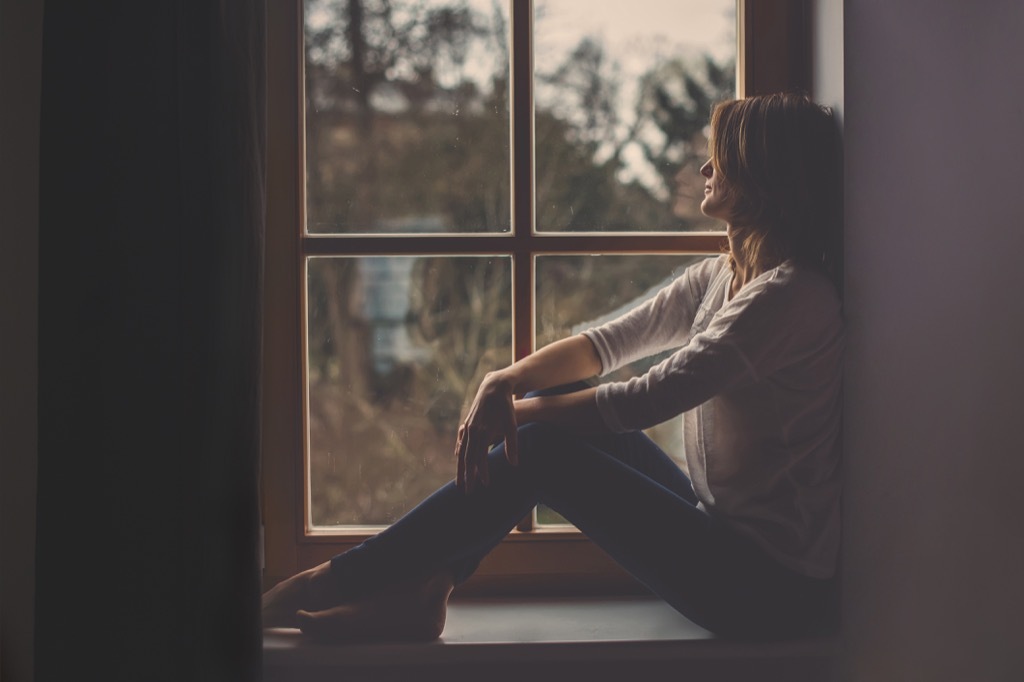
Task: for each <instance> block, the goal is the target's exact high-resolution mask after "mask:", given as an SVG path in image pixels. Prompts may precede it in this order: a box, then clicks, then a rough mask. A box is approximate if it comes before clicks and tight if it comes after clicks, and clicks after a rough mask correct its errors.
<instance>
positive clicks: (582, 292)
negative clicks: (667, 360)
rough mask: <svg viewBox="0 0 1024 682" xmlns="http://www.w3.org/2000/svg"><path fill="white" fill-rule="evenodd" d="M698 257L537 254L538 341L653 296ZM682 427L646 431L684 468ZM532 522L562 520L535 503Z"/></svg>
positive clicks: (645, 365)
mask: <svg viewBox="0 0 1024 682" xmlns="http://www.w3.org/2000/svg"><path fill="white" fill-rule="evenodd" d="M702 258H706V256H665V255H621V256H538V257H537V260H536V263H537V266H536V268H537V269H536V273H537V303H536V309H537V347H538V348H540V347H543V346H546V345H547V344H549V343H551V342H553V341H556V340H558V339H561V338H564V337H566V336H569V335H571V334H578V333H579V332H581V331H583V330H585V329H588V328H590V327H596V326H598V325H600V324H602V323H604V322H606V321H609V320H613V319H615V318H616V317H618V316H619V315H622V314H623V313H625V312H627V311H629V310H631V309H633V308H635V307H636V306H638V305H640V304H641V303H642V302H644V301H646V300H647V299H648V298H651V297H652V296H654V295H655V294H656V293H657V292H658V290H659V289H661V288H662V287H663V286H665V285H666V284H668V283H669V282H671V281H672V280H673V279H675V278H676V277H678V276H679V275H681V274H682V272H683V270H684V269H685V268H686V267H687V266H688V265H690V264H692V263H695V262H697V261H698V260H701V259H702ZM670 352H671V351H666V352H664V353H661V354H659V355H655V356H652V357H650V358H646V359H644V360H638V361H637V362H634V363H632V364H630V365H628V366H627V367H624V368H622V369H620V370H618V371H616V372H613V373H612V374H610V375H608V376H605V377H602V379H601V380H602V381H624V380H626V379H629V378H631V377H634V376H639V375H641V374H643V373H644V372H646V371H647V370H648V369H649V368H650V367H652V366H653V365H655V364H656V363H657V362H659V361H661V360H662V359H663V358H664V357H666V356H667V355H668V354H669V353H670ZM682 428H683V427H682V417H676V418H675V419H671V420H669V421H667V422H663V423H661V424H658V425H657V426H654V427H651V428H650V429H647V431H646V433H647V435H648V436H650V437H651V439H652V440H654V442H655V443H657V444H658V445H659V446H660V447H661V449H662V450H664V451H665V452H666V453H668V454H669V455H670V456H671V457H672V458H673V459H674V460H675V461H676V462H677V463H678V464H679V466H680V467H681V468H682V469H683V470H684V471H685V470H686V463H685V462H684V461H683V458H682ZM537 522H538V523H541V524H544V523H552V524H557V523H565V520H564V519H562V518H561V517H560V516H559V515H558V514H556V513H555V512H554V511H552V510H551V509H548V508H545V507H538V508H537Z"/></svg>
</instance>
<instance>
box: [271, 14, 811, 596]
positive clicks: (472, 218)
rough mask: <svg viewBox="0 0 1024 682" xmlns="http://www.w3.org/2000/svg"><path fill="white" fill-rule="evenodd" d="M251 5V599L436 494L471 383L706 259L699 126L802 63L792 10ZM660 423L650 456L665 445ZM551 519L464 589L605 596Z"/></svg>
mask: <svg viewBox="0 0 1024 682" xmlns="http://www.w3.org/2000/svg"><path fill="white" fill-rule="evenodd" d="M638 3H639V4H638ZM645 3H646V4H648V5H650V7H646V8H645V7H642V5H644V4H645ZM272 5H273V6H271V7H270V8H269V9H268V12H269V17H268V19H269V21H268V26H269V31H270V36H269V45H268V57H269V64H268V77H269V88H270V97H269V102H270V110H269V112H268V122H269V139H268V156H269V163H268V169H269V170H268V183H269V192H268V232H267V264H266V280H265V284H266V294H265V295H266V314H265V333H264V340H265V353H264V354H265V357H266V361H265V363H266V364H265V371H264V395H265V404H264V447H263V450H264V467H263V473H264V502H265V504H264V527H265V533H266V535H265V539H266V559H267V565H266V568H267V571H266V579H267V580H268V582H272V581H274V580H276V579H278V578H280V577H283V576H285V575H288V574H290V573H292V572H294V571H296V570H298V569H300V568H302V567H305V566H309V565H312V564H315V563H317V562H319V561H322V560H324V559H326V558H327V557H329V556H331V555H333V554H335V553H337V552H339V551H342V550H343V549H345V548H347V547H349V546H352V545H353V544H355V543H357V542H359V541H361V539H362V538H364V537H365V536H366V535H367V534H368V533H371V532H373V530H374V527H379V526H380V525H383V524H386V523H389V522H390V521H392V520H394V519H395V518H397V517H398V516H400V515H401V514H402V513H403V512H404V511H406V510H407V509H408V508H409V507H411V505H412V504H414V503H415V502H417V501H418V500H419V499H421V498H422V497H423V496H424V495H425V494H427V493H429V492H430V491H431V490H433V489H434V488H436V487H437V485H439V484H441V483H443V482H445V481H447V480H449V479H450V478H451V475H452V469H453V462H452V458H451V451H452V448H453V444H454V432H455V429H456V427H457V424H458V420H459V417H460V413H461V412H462V410H463V409H464V406H465V404H466V401H467V400H469V399H471V398H472V391H473V389H475V386H476V383H477V382H478V381H479V379H480V377H481V376H482V374H483V373H484V372H486V371H488V370H490V369H493V368H495V367H498V366H501V365H503V364H507V363H508V362H510V361H511V360H512V359H513V358H515V357H522V356H524V355H526V354H528V353H529V352H531V350H532V349H533V348H535V347H541V346H543V345H544V344H546V343H549V342H551V341H553V340H555V339H556V338H560V337H562V336H565V335H567V334H569V333H572V332H574V331H578V330H579V329H581V328H584V327H585V326H587V325H588V324H592V323H596V322H599V321H600V320H601V319H602V318H604V317H607V316H610V315H612V314H614V313H615V312H617V311H618V310H619V309H621V308H623V307H626V306H628V305H630V304H631V302H634V301H636V300H637V299H638V298H640V297H642V296H644V295H646V294H647V293H648V292H650V291H651V290H653V289H654V288H656V287H657V286H658V285H659V284H660V283H663V282H664V281H665V280H666V279H667V278H669V277H670V276H672V274H673V273H674V272H678V271H679V270H680V269H681V268H682V267H684V266H685V265H686V264H688V263H689V262H692V261H693V260H694V259H696V258H700V257H705V256H706V255H707V254H712V253H716V252H718V251H720V249H721V247H722V240H723V237H722V235H721V234H720V233H715V232H712V231H711V230H713V229H714V227H715V226H714V225H712V224H709V223H708V222H706V221H705V219H704V218H703V217H702V216H701V215H700V213H699V209H698V206H699V198H698V197H700V195H701V192H700V189H702V188H703V179H701V178H700V177H699V175H698V173H697V169H698V168H699V166H700V164H701V163H702V161H703V158H704V154H705V149H704V144H705V138H704V137H703V135H704V125H705V123H706V119H707V115H708V113H709V110H710V105H711V103H712V102H714V101H715V100H717V99H720V98H722V97H727V96H731V95H732V94H733V93H734V92H737V91H739V92H744V91H748V92H754V91H769V90H777V89H785V88H788V87H790V86H792V85H793V84H799V83H800V82H801V80H800V79H801V78H802V76H801V75H800V74H799V73H797V69H795V68H794V66H795V65H800V64H804V63H805V62H806V59H805V54H803V53H801V52H800V50H799V49H797V48H798V46H799V45H801V44H802V43H803V41H801V40H796V39H795V38H794V37H799V36H801V35H804V32H803V29H802V19H803V16H804V13H803V8H802V5H801V4H800V3H797V2H793V1H791V0H790V1H786V2H784V1H783V0H771V1H765V2H757V3H753V2H751V3H744V2H740V3H739V4H738V5H734V4H732V2H731V0H723V1H722V2H719V3H718V4H717V5H716V4H715V3H709V2H695V3H693V8H692V9H689V10H687V9H686V8H687V4H686V3H683V2H672V3H665V2H658V1H656V0H645V2H641V0H636V2H632V3H629V5H628V11H626V12H624V13H618V7H619V6H618V5H617V4H612V3H601V4H595V3H588V2H577V1H575V0H547V2H542V1H541V0H537V1H536V2H535V3H530V2H520V1H519V0H515V1H514V2H511V3H510V2H502V1H498V0H430V1H429V2H411V1H410V2H399V1H398V0H391V1H390V2H385V1H383V0H378V1H372V0H305V3H303V2H302V0H294V1H293V2H292V3H290V4H289V3H272ZM303 5H304V6H303ZM684 11H689V12H691V13H696V12H702V13H705V14H706V17H705V19H704V23H701V24H700V26H701V30H700V31H698V32H697V33H698V34H700V35H698V36H697V38H690V39H687V40H683V39H679V40H676V38H674V37H669V38H666V37H663V36H665V35H666V34H668V35H670V36H671V33H669V32H666V31H657V34H658V35H659V36H662V37H659V38H658V39H657V40H644V41H638V38H637V36H638V35H640V33H639V32H640V31H643V30H644V29H643V28H642V27H636V26H634V23H635V22H636V17H639V16H643V17H648V18H649V17H654V18H656V20H657V21H658V22H659V23H660V25H666V22H667V24H668V25H672V23H673V22H677V23H678V25H679V26H680V27H681V28H680V31H679V32H680V33H681V32H682V31H683V30H684V29H683V28H682V27H685V26H686V25H687V22H686V21H684V20H683V19H684V16H681V15H680V12H684ZM574 12H576V13H575V14H574ZM755 12H756V14H755ZM601 13H605V14H603V15H601V16H596V15H598V14H601ZM691 18H692V19H693V20H694V21H693V22H691V23H696V22H697V20H698V19H699V17H695V16H692V15H691ZM736 27H739V31H736ZM762 27H763V28H762ZM737 32H738V33H740V34H741V37H742V40H737V38H736V33H737ZM652 34H653V32H652ZM704 34H710V35H712V38H711V39H710V40H708V39H707V38H706V35H704ZM698 39H699V40H700V42H696V43H695V40H698ZM739 44H742V45H743V49H742V50H737V49H735V47H734V46H736V45H739ZM795 46H796V47H795ZM531 48H532V49H531ZM737 53H739V54H737ZM531 57H532V60H533V61H532V65H531ZM737 63H738V64H739V67H737ZM531 67H532V68H531ZM300 74H301V75H302V76H304V78H302V76H300ZM794 74H796V75H794ZM736 76H738V78H737V77H736ZM641 370H642V367H638V368H636V370H635V371H641ZM679 428H680V427H679V425H678V423H676V424H671V423H670V424H669V425H666V426H664V427H663V428H661V429H660V431H659V433H655V434H654V436H655V438H656V439H660V440H661V441H662V442H663V444H664V445H665V446H666V449H668V450H669V451H671V450H675V449H676V448H675V447H674V446H673V445H672V441H673V440H674V439H676V438H678V436H679ZM560 521H561V520H560V519H559V518H557V515H554V514H553V513H552V512H550V511H549V510H544V509H541V510H539V511H538V512H537V513H536V514H535V515H534V516H532V517H531V518H527V519H524V522H523V524H521V527H520V530H519V531H518V532H517V533H514V534H513V535H512V536H510V538H509V540H508V541H507V542H506V543H505V544H504V545H503V546H501V547H499V548H498V549H497V550H496V551H495V552H494V553H493V555H492V556H491V557H489V558H488V560H487V561H485V563H484V564H483V565H482V566H481V569H480V571H479V572H478V577H474V579H473V580H474V581H475V582H476V583H477V584H478V585H482V586H484V588H486V587H487V586H488V584H491V585H494V584H501V585H513V584H530V585H533V586H534V587H536V586H537V585H538V584H539V583H540V582H545V583H546V584H548V585H549V586H553V587H552V588H553V589H560V588H562V587H564V586H565V585H567V584H572V585H575V586H577V587H581V586H583V587H586V586H587V585H590V586H597V585H607V584H610V583H615V582H618V581H621V579H622V578H621V572H619V571H618V569H616V568H615V567H614V566H612V565H611V564H610V562H609V561H608V560H607V559H605V558H604V555H603V554H602V553H601V552H600V550H597V549H596V548H594V547H592V546H591V545H590V543H589V542H588V541H587V540H586V539H585V538H583V537H582V536H580V534H579V533H577V532H576V531H574V530H573V529H571V528H570V527H566V526H564V525H560V523H559V522H560Z"/></svg>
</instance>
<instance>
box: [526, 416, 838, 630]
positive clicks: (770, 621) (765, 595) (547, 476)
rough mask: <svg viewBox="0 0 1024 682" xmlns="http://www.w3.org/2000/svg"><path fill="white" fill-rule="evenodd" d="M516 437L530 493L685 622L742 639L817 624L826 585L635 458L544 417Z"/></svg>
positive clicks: (824, 598)
mask: <svg viewBox="0 0 1024 682" xmlns="http://www.w3.org/2000/svg"><path fill="white" fill-rule="evenodd" d="M519 443H520V453H521V454H520V467H521V468H522V469H523V470H524V473H525V474H526V475H527V477H528V478H529V479H530V481H531V482H532V483H533V485H534V490H535V494H536V497H537V499H538V500H539V501H540V502H543V503H545V504H547V505H549V506H550V507H551V508H552V509H554V510H555V511H557V512H559V513H560V514H562V515H563V516H564V517H565V518H567V519H568V520H569V521H571V522H572V523H573V524H574V525H576V526H577V527H578V528H579V529H580V530H582V531H583V532H584V533H585V534H586V535H588V536H589V537H590V538H591V539H592V540H593V541H594V542H595V543H596V544H598V545H599V546H600V547H601V548H602V549H604V550H605V551H606V552H608V553H609V554H610V555H611V556H612V558H614V559H615V560H616V561H618V562H619V563H620V564H621V565H622V566H623V567H624V568H626V570H628V571H629V572H630V573H631V574H632V575H633V576H635V577H636V578H637V579H639V580H640V581H641V582H643V583H644V584H646V585H647V586H648V587H649V588H650V589H651V590H652V591H653V592H655V593H656V594H658V595H659V596H660V597H662V598H663V599H665V600H666V601H667V602H668V603H669V604H671V605H672V606H673V607H674V608H676V609H677V610H678V611H680V612H681V613H683V614H684V615H686V616H687V617H689V618H690V619H691V620H693V621H695V622H696V623H698V624H700V625H702V626H704V627H706V628H708V629H711V630H713V631H715V632H718V633H721V634H728V635H734V636H743V637H773V636H778V637H784V636H791V635H793V634H798V633H801V632H804V631H807V630H809V629H811V628H812V627H813V626H815V625H816V624H817V622H818V620H819V615H820V614H819V611H821V610H822V609H823V608H824V606H825V605H826V601H827V599H826V598H827V595H828V589H829V586H828V583H827V582H825V581H817V580H813V579H809V578H806V577H803V576H800V575H798V574H795V573H793V572H792V571H789V570H788V569H786V568H784V567H782V566H781V565H779V564H777V562H775V561H774V560H773V559H772V558H770V557H769V556H768V555H766V554H765V553H764V552H763V551H762V550H761V549H760V548H758V547H756V546H755V545H754V544H753V542H752V541H750V540H748V539H747V538H744V537H741V536H739V535H738V534H737V533H736V532H735V531H733V530H732V529H731V528H729V527H727V526H726V525H724V523H722V522H721V521H719V520H717V519H715V518H713V517H711V516H709V515H708V514H707V513H705V512H704V511H702V510H701V509H698V508H697V507H696V506H695V504H694V500H693V499H692V498H690V499H688V498H687V496H686V495H681V494H679V493H678V492H677V491H674V490H672V489H671V484H670V485H669V486H666V485H663V484H662V483H660V482H658V481H657V480H655V479H653V478H652V477H651V476H648V475H646V474H645V473H643V472H642V469H643V466H642V464H643V463H637V462H633V463H626V462H623V461H621V460H620V459H618V458H616V457H613V456H611V455H609V454H608V453H606V452H604V451H602V450H601V449H600V448H597V447H595V446H594V444H593V443H592V442H582V441H581V440H580V439H579V437H578V436H577V435H575V434H572V433H569V432H566V431H564V430H562V429H560V428H558V427H554V426H550V425H545V424H532V425H528V426H527V427H524V429H523V430H521V431H520V436H519ZM630 464H632V466H631V465H630Z"/></svg>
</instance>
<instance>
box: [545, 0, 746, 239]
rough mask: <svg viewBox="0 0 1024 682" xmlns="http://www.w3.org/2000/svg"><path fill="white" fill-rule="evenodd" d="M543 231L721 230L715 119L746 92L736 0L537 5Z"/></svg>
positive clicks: (551, 1)
mask: <svg viewBox="0 0 1024 682" xmlns="http://www.w3.org/2000/svg"><path fill="white" fill-rule="evenodd" d="M534 31H535V38H534V40H535V47H534V51H535V54H534V64H535V65H536V66H535V73H534V84H535V85H534V87H535V90H536V92H535V103H536V104H535V106H536V109H535V112H534V125H535V129H536V149H537V156H536V182H537V192H536V202H537V204H536V205H537V229H538V230H541V231H600V230H657V231H680V230H716V229H722V226H721V225H720V224H717V223H715V222H714V221H709V220H708V219H707V218H705V217H704V216H703V215H702V214H701V212H700V202H701V200H702V199H703V197H704V191H703V190H704V179H703V178H701V177H700V174H699V172H698V170H699V168H700V166H701V165H702V164H703V162H704V160H705V159H706V158H707V156H706V155H707V138H706V137H705V134H706V126H707V121H708V117H709V115H710V113H711V106H712V104H713V103H714V102H716V101H718V100H721V99H726V98H729V97H733V96H735V94H734V93H735V91H736V82H735V73H736V1H735V0H632V1H631V2H600V3H598V2H593V0H537V2H536V10H535V19H534Z"/></svg>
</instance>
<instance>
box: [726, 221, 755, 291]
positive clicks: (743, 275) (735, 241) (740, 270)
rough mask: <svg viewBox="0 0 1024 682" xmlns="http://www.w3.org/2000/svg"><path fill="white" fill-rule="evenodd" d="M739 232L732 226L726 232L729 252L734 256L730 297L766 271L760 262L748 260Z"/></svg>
mask: <svg viewBox="0 0 1024 682" xmlns="http://www.w3.org/2000/svg"><path fill="white" fill-rule="evenodd" d="M738 232H739V231H738V230H734V229H733V228H732V227H731V226H730V227H729V229H728V230H727V232H726V235H727V237H728V239H729V254H730V255H731V256H732V264H733V268H732V286H731V287H730V288H729V298H730V299H732V298H733V297H734V296H735V295H736V294H738V293H739V291H740V289H742V288H743V287H744V285H746V283H747V282H749V281H750V280H752V279H754V278H755V277H757V276H758V275H760V274H761V273H762V272H764V268H762V267H761V266H760V264H758V263H750V262H748V261H747V255H746V254H745V253H744V252H743V248H742V247H741V237H740V235H739V234H738Z"/></svg>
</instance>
